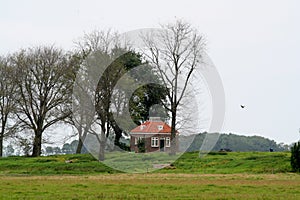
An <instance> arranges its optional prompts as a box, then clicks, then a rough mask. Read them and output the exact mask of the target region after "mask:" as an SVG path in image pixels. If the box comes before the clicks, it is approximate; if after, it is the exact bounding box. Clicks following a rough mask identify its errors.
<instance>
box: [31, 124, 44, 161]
mask: <svg viewBox="0 0 300 200" xmlns="http://www.w3.org/2000/svg"><path fill="white" fill-rule="evenodd" d="M41 150H42V131H41V130H37V131H36V132H35V136H34V140H33V149H32V157H38V156H40V155H41V153H42V151H41Z"/></svg>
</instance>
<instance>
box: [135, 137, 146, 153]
mask: <svg viewBox="0 0 300 200" xmlns="http://www.w3.org/2000/svg"><path fill="white" fill-rule="evenodd" d="M137 147H138V149H139V153H145V152H146V147H145V138H139V139H138V143H137Z"/></svg>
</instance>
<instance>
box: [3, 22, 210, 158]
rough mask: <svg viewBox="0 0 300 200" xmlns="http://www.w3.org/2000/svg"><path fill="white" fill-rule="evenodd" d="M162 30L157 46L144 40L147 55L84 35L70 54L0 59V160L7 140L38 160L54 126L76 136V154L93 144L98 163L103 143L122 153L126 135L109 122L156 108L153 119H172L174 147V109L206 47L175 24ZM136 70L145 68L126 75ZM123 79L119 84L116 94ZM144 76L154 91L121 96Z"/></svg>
mask: <svg viewBox="0 0 300 200" xmlns="http://www.w3.org/2000/svg"><path fill="white" fill-rule="evenodd" d="M162 28H164V29H165V31H162V32H160V34H159V36H158V37H157V36H156V38H159V40H158V41H157V39H154V38H153V36H149V35H147V36H144V37H143V41H144V43H145V46H146V50H145V51H143V52H139V53H138V52H136V51H135V50H134V49H131V48H130V45H128V44H125V45H124V44H121V43H120V40H119V39H118V36H119V35H118V34H117V33H113V32H111V31H110V30H109V31H94V32H92V33H90V34H85V35H84V37H83V38H81V39H80V40H78V41H77V42H76V43H75V44H76V48H75V50H74V51H69V52H66V51H64V50H62V49H59V48H56V47H54V46H39V47H34V48H28V49H22V50H20V51H18V52H16V53H13V54H10V55H7V56H1V58H0V79H1V80H0V117H1V125H0V126H1V132H0V156H2V151H3V141H4V140H5V139H6V138H13V139H14V140H18V141H20V142H19V144H21V143H24V144H25V145H27V146H29V148H27V153H28V152H31V155H32V156H39V155H41V153H42V152H41V150H42V144H43V143H45V142H48V141H50V140H51V134H50V135H49V134H48V135H45V133H46V132H51V131H49V130H50V128H51V127H53V126H54V125H57V124H69V125H72V126H73V127H74V130H75V133H74V136H75V135H78V136H79V142H78V145H77V149H76V152H77V153H80V152H81V150H82V148H83V143H84V140H85V138H86V137H87V135H88V134H91V135H94V136H96V139H97V141H98V143H99V144H100V149H99V160H103V159H104V150H105V147H106V142H107V139H108V138H109V137H111V136H112V135H113V138H114V144H115V145H116V146H118V145H119V146H120V147H121V146H122V145H120V142H119V141H120V138H121V137H122V136H124V135H126V132H127V131H128V130H130V129H129V127H130V126H128V129H127V128H126V123H125V126H124V124H122V127H120V126H119V125H120V121H118V122H117V121H116V118H118V119H119V120H120V119H121V120H122V116H127V115H128V112H129V116H130V117H131V118H132V119H133V121H134V122H135V123H136V124H139V123H140V122H141V121H144V120H146V119H147V118H148V117H149V111H150V109H151V108H152V107H153V105H156V104H158V105H159V106H158V107H156V110H155V112H156V113H155V115H156V116H161V117H165V118H167V117H168V116H170V118H171V125H172V133H171V141H172V143H173V144H172V146H173V147H175V146H176V144H174V143H175V141H176V140H175V136H176V126H177V124H178V120H177V115H178V111H177V110H178V107H179V106H180V104H181V102H182V99H183V98H184V96H185V95H184V94H185V92H186V90H187V85H188V83H189V80H190V79H191V76H192V74H193V72H194V71H195V69H196V67H197V66H198V64H199V63H200V62H201V60H202V56H203V50H204V46H205V44H204V42H203V37H202V36H201V35H200V34H199V33H198V32H197V30H195V29H193V28H192V27H191V25H190V24H188V23H185V22H182V21H177V22H176V23H174V24H167V25H165V26H163V27H162ZM140 65H149V66H151V67H148V68H147V67H146V68H141V69H140V70H143V71H134V70H132V69H134V68H135V67H137V66H140ZM127 73H129V76H128V77H127V79H126V80H125V82H124V83H123V84H122V85H118V87H116V86H117V84H118V81H119V80H120V79H121V78H122V77H123V76H124V75H125V74H127ZM141 74H144V75H145V76H141ZM149 77H151V79H152V80H155V81H154V82H155V83H157V84H148V85H143V86H141V87H139V88H138V89H136V90H135V91H130V90H128V88H130V87H129V85H131V84H133V82H136V81H141V82H143V80H145V79H147V78H149ZM179 80H181V81H182V80H183V81H182V83H183V84H182V85H180V83H179ZM161 85H163V86H161ZM91 108H92V109H91ZM161 108H163V109H161ZM165 110H166V111H165ZM125 114H127V115H125ZM95 126H97V127H100V128H98V129H97V128H95ZM47 136H48V137H47ZM31 147H32V148H31ZM172 154H175V148H174V149H173V150H172Z"/></svg>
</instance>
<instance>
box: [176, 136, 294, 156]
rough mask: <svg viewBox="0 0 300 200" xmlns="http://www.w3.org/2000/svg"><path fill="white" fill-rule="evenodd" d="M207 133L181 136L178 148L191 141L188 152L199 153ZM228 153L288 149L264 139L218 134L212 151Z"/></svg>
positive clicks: (283, 145) (284, 145) (285, 146)
mask: <svg viewBox="0 0 300 200" xmlns="http://www.w3.org/2000/svg"><path fill="white" fill-rule="evenodd" d="M206 134H207V133H200V134H197V135H192V136H182V137H180V147H181V150H182V149H183V147H184V146H187V145H186V143H187V142H189V141H192V138H193V137H194V140H193V141H192V142H191V145H190V146H189V147H188V149H187V151H188V152H193V151H199V149H200V147H201V145H202V143H203V140H204V138H205V136H206ZM224 149H225V150H227V151H228V150H229V151H270V149H272V150H273V151H289V149H290V147H289V145H287V144H283V143H279V144H278V143H276V142H275V141H274V140H270V139H268V138H264V137H261V136H243V135H236V134H231V133H230V134H220V137H219V139H218V141H217V143H216V145H215V146H214V148H213V149H212V151H220V150H224Z"/></svg>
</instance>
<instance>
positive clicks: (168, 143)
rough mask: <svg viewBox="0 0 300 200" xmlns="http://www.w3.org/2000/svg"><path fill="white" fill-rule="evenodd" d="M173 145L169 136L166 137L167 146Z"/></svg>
mask: <svg viewBox="0 0 300 200" xmlns="http://www.w3.org/2000/svg"><path fill="white" fill-rule="evenodd" d="M170 146H171V141H170V138H169V137H166V147H170Z"/></svg>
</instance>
